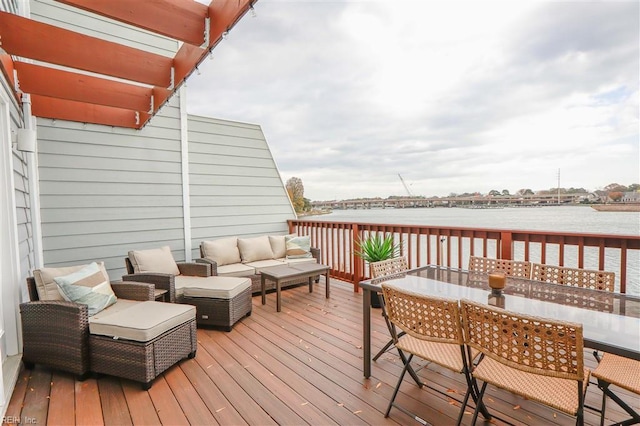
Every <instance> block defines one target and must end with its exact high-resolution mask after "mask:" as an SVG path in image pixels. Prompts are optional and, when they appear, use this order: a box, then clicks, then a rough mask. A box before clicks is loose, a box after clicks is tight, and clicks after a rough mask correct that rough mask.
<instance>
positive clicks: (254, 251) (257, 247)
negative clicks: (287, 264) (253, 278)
mask: <svg viewBox="0 0 640 426" xmlns="http://www.w3.org/2000/svg"><path fill="white" fill-rule="evenodd" d="M238 250H240V257H241V258H242V263H250V262H255V261H256V260H266V259H273V251H272V250H271V243H270V242H269V237H267V236H266V235H263V236H261V237H255V238H238Z"/></svg>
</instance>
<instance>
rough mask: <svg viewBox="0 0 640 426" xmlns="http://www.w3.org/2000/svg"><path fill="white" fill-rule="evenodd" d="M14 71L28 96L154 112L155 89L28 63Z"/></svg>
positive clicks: (17, 66)
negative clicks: (152, 99) (153, 92)
mask: <svg viewBox="0 0 640 426" xmlns="http://www.w3.org/2000/svg"><path fill="white" fill-rule="evenodd" d="M15 69H16V71H17V75H18V83H19V85H20V90H22V91H23V92H25V93H30V94H32V95H42V96H47V97H50V98H60V99H66V100H70V101H77V102H83V103H89V104H97V105H104V106H111V107H115V108H123V109H130V110H134V111H140V112H149V111H150V110H151V97H152V89H151V88H148V87H142V86H136V85H133V84H126V83H121V82H118V81H112V80H107V79H104V78H99V77H92V76H89V75H85V74H78V73H73V72H68V71H62V70H57V69H53V68H49V67H44V66H39V65H33V64H29V63H26V62H15ZM51 82H55V84H51Z"/></svg>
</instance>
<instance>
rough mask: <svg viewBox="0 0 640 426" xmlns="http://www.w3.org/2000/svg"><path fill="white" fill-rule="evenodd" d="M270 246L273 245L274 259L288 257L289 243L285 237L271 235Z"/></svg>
mask: <svg viewBox="0 0 640 426" xmlns="http://www.w3.org/2000/svg"><path fill="white" fill-rule="evenodd" d="M269 244H271V251H272V252H273V258H274V259H282V258H283V257H285V256H286V255H287V243H286V242H285V240H284V235H269Z"/></svg>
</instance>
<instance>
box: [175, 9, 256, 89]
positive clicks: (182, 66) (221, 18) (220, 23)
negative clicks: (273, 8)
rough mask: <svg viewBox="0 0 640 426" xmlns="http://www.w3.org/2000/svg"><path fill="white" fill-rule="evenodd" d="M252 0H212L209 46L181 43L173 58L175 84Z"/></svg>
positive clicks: (231, 24) (190, 69) (192, 67)
mask: <svg viewBox="0 0 640 426" xmlns="http://www.w3.org/2000/svg"><path fill="white" fill-rule="evenodd" d="M253 3H255V1H253V0H226V1H223V0H217V1H216V0H214V1H213V2H211V4H210V5H209V16H210V17H211V19H210V23H209V46H207V49H199V48H196V47H193V46H190V45H186V44H184V45H182V47H181V48H180V50H178V53H176V56H175V58H174V61H173V63H174V66H175V76H176V81H177V82H178V83H177V84H180V83H181V82H182V81H183V80H184V79H186V78H187V77H189V75H190V74H191V73H192V72H193V70H194V67H195V66H196V65H197V64H199V63H200V62H202V60H203V59H204V57H205V56H207V54H208V53H209V51H210V50H212V49H213V48H214V47H215V46H216V45H217V44H218V43H219V42H220V40H221V39H222V34H223V33H224V32H225V31H229V30H230V29H231V28H233V26H234V25H235V24H236V22H238V21H239V20H240V18H242V16H243V15H244V14H245V13H247V11H248V10H249V8H250V7H251V5H252V4H253Z"/></svg>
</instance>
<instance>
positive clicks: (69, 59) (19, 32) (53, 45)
mask: <svg viewBox="0 0 640 426" xmlns="http://www.w3.org/2000/svg"><path fill="white" fill-rule="evenodd" d="M0 35H1V36H2V39H1V40H2V48H3V49H4V50H6V51H7V53H9V54H11V55H15V56H21V57H23V58H29V59H35V60H37V61H42V62H48V63H51V64H56V65H62V66H66V67H69V68H76V69H79V70H83V71H90V72H94V73H98V74H104V75H109V76H111V77H118V78H123V79H125V80H131V81H137V82H141V83H145V84H149V85H153V86H161V87H169V85H170V84H171V65H172V63H171V62H172V61H171V58H167V57H166V56H162V55H157V54H155V53H150V52H146V51H144V50H139V49H134V48H132V47H128V46H124V45H121V44H117V43H113V42H110V41H106V40H102V39H100V38H97V37H91V36H87V35H84V34H80V33H76V32H73V31H69V30H65V29H62V28H59V27H56V26H54V25H49V24H44V23H42V22H38V21H34V20H31V19H27V18H23V17H21V16H18V15H14V14H12V13H7V12H0Z"/></svg>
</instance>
